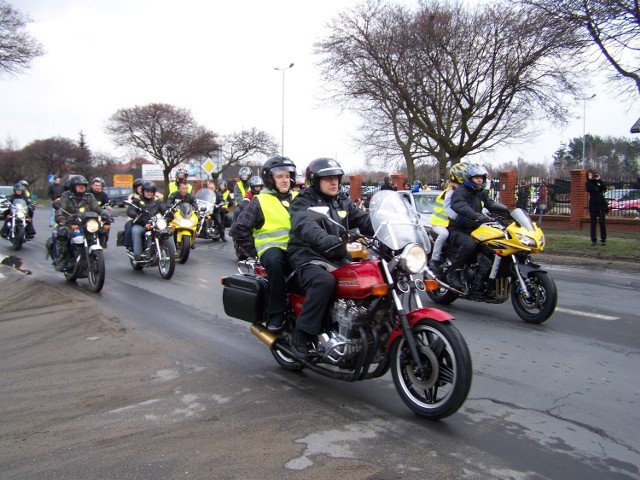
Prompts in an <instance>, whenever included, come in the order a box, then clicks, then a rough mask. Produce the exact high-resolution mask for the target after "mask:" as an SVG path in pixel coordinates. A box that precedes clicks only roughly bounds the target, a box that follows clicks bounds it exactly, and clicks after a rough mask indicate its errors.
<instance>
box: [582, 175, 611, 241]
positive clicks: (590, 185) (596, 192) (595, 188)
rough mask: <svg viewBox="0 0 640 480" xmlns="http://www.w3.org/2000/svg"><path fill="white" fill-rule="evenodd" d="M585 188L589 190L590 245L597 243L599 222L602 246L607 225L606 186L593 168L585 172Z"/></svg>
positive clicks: (605, 237) (605, 239) (605, 238)
mask: <svg viewBox="0 0 640 480" xmlns="http://www.w3.org/2000/svg"><path fill="white" fill-rule="evenodd" d="M586 190H587V192H589V216H590V217H591V245H593V246H595V245H597V236H596V224H597V223H599V224H600V244H601V245H602V246H603V247H604V246H605V245H606V244H607V226H606V224H605V217H606V216H607V212H608V210H609V205H608V204H607V199H606V198H604V192H606V191H607V186H606V185H605V184H604V182H603V181H602V179H601V178H600V174H599V173H598V172H596V171H594V170H589V171H588V172H587V184H586Z"/></svg>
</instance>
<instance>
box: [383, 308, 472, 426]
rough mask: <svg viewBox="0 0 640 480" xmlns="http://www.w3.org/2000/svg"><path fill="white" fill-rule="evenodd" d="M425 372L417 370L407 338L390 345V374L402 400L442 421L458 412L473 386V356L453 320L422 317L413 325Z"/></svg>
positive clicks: (421, 414) (400, 338)
mask: <svg viewBox="0 0 640 480" xmlns="http://www.w3.org/2000/svg"><path fill="white" fill-rule="evenodd" d="M412 332H413V337H414V339H415V340H416V346H417V347H418V353H419V354H420V358H421V360H422V364H423V366H424V369H425V370H424V372H422V373H419V372H417V371H416V366H415V364H414V362H413V359H412V358H411V352H410V351H409V347H408V345H407V342H406V341H405V338H404V337H399V338H397V339H396V340H395V341H394V342H393V344H392V345H391V350H390V359H391V374H392V376H393V383H394V384H395V386H396V390H397V391H398V394H399V395H400V398H402V401H403V402H404V403H405V404H406V405H407V407H409V408H410V409H411V410H412V411H413V412H414V413H416V414H418V415H420V416H421V417H425V418H428V419H430V420H439V419H441V418H445V417H448V416H449V415H452V414H453V413H455V412H456V411H457V410H458V409H459V408H460V407H461V406H462V404H463V403H464V401H465V400H466V398H467V395H468V394H469V389H470V388H471V376H472V366H471V355H470V353H469V348H468V347H467V344H466V342H465V341H464V338H462V335H461V334H460V332H459V331H458V329H457V328H455V327H454V326H453V325H452V324H451V323H450V322H437V321H435V320H430V319H423V320H421V321H420V322H418V323H417V324H415V325H414V326H413V330H412Z"/></svg>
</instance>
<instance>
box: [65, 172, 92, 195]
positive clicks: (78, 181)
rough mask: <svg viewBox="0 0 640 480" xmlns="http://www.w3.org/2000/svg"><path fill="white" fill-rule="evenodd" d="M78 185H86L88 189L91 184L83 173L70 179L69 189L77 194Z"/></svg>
mask: <svg viewBox="0 0 640 480" xmlns="http://www.w3.org/2000/svg"><path fill="white" fill-rule="evenodd" d="M78 185H84V187H85V189H86V188H87V187H88V186H89V182H87V179H86V178H84V177H83V176H82V175H74V176H73V177H71V179H70V181H69V190H71V192H72V193H76V194H77V193H78V192H77V191H76V187H77V186H78Z"/></svg>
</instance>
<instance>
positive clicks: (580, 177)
mask: <svg viewBox="0 0 640 480" xmlns="http://www.w3.org/2000/svg"><path fill="white" fill-rule="evenodd" d="M586 183H587V171H586V170H585V169H584V168H579V169H576V170H571V216H570V217H569V226H571V227H572V228H577V229H578V230H581V229H582V224H581V221H580V220H581V219H582V217H585V216H587V215H588V213H589V194H588V193H587V190H586V187H585V185H586Z"/></svg>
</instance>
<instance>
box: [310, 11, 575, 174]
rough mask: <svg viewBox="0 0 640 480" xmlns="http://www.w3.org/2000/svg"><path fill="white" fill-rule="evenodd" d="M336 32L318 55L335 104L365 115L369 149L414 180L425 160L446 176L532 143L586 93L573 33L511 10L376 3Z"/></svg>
mask: <svg viewBox="0 0 640 480" xmlns="http://www.w3.org/2000/svg"><path fill="white" fill-rule="evenodd" d="M329 30H330V34H329V35H328V36H327V37H326V38H324V39H323V40H321V41H320V42H318V43H316V52H317V53H318V54H319V55H321V58H322V59H321V61H320V65H321V66H322V67H323V68H322V71H323V75H324V78H325V80H327V81H328V82H329V86H330V88H332V90H331V93H332V97H331V99H332V100H334V101H337V102H340V104H341V105H343V106H344V108H349V109H352V110H354V111H356V112H358V113H360V115H361V117H362V121H363V124H362V131H363V132H365V133H364V134H363V135H362V137H361V138H360V143H361V144H362V145H363V146H364V147H365V148H366V146H367V144H371V145H373V146H374V147H375V148H376V150H377V151H378V152H380V153H384V152H385V151H386V152H387V155H389V152H391V153H393V152H395V155H396V157H397V156H398V155H402V157H403V160H404V162H405V163H406V165H407V173H408V174H409V176H410V177H412V176H413V175H414V172H415V170H414V161H415V159H416V158H422V159H428V158H430V157H431V158H433V159H435V160H436V161H437V162H438V164H439V167H440V175H441V176H444V174H445V171H446V167H447V165H448V164H449V163H451V164H453V163H458V162H459V161H460V159H462V158H463V157H465V156H466V155H469V154H474V153H479V152H482V151H485V150H488V149H490V148H493V147H494V146H496V145H497V144H499V143H502V144H504V143H509V142H515V141H518V140H522V139H524V138H527V136H528V135H530V134H531V129H530V127H531V121H532V120H533V119H540V118H544V119H546V120H547V121H550V122H557V123H562V122H564V121H566V118H567V114H568V112H567V111H566V110H565V108H563V101H562V100H563V97H564V96H565V95H575V94H576V92H577V83H576V78H577V77H576V76H575V70H572V68H571V67H572V64H571V61H570V59H567V58H566V55H565V54H566V53H567V51H568V48H569V46H571V45H574V43H575V39H574V38H573V36H572V33H571V32H567V31H558V30H555V29H552V28H549V25H548V23H547V22H546V20H545V17H544V16H543V15H540V14H538V13H537V12H533V11H531V10H524V9H519V8H517V7H515V6H513V5H510V4H507V3H504V2H497V3H492V4H483V5H480V6H478V7H477V8H476V9H475V10H470V9H467V8H466V7H464V6H462V5H461V4H457V3H440V2H438V1H437V0H426V1H424V2H421V3H420V4H419V7H418V8H417V9H415V10H413V9H410V8H408V7H405V6H400V5H393V4H387V3H385V1H384V0H369V1H368V2H367V3H364V4H362V5H359V6H357V7H355V8H353V9H351V10H347V11H346V12H344V13H342V14H341V15H339V16H338V17H337V18H336V19H334V20H333V21H332V22H331V23H330V25H329ZM372 112H376V114H372ZM371 119H373V121H372V120H371ZM385 124H386V125H385ZM388 158H389V157H388Z"/></svg>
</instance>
